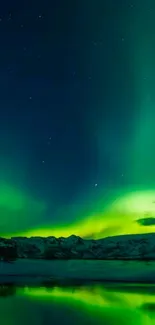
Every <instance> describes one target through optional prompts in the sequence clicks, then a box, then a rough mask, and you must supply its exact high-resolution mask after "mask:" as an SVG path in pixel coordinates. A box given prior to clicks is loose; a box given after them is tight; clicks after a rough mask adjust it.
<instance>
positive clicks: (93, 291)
mask: <svg viewBox="0 0 155 325" xmlns="http://www.w3.org/2000/svg"><path fill="white" fill-rule="evenodd" d="M0 321H1V324H2V325H21V324H22V325H27V324H28V325H48V324H49V325H51V324H57V325H61V324H63V325H64V324H67V325H68V324H75V325H87V324H88V325H94V324H95V325H100V324H102V325H103V324H104V325H117V324H119V325H132V324H133V325H152V324H155V285H150V284H149V285H145V284H143V285H140V284H139V285H138V284H137V285H135V284H134V285H132V284H121V285H120V284H112V283H108V284H101V283H94V284H93V283H92V284H87V285H84V284H82V285H76V286H74V285H72V286H53V287H17V286H14V285H8V286H7V285H1V287H0Z"/></svg>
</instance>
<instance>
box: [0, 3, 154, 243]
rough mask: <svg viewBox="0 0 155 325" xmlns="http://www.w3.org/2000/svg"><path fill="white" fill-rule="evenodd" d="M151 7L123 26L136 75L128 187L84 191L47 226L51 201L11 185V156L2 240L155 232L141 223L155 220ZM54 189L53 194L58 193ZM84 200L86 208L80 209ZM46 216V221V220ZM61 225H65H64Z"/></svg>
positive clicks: (0, 212)
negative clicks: (22, 236) (3, 238)
mask: <svg viewBox="0 0 155 325" xmlns="http://www.w3.org/2000/svg"><path fill="white" fill-rule="evenodd" d="M151 7H152V10H148V2H144V1H143V3H141V2H140V0H139V1H137V2H136V5H135V10H134V11H133V12H132V13H129V15H128V16H127V17H126V19H125V22H124V24H125V27H124V28H125V29H126V38H125V40H124V41H125V46H126V48H127V49H128V60H129V65H130V69H131V74H132V76H133V81H132V85H133V88H134V106H135V108H136V109H135V114H134V116H133V120H132V121H131V130H130V134H129V136H128V141H127V142H125V143H124V150H123V152H124V156H123V161H125V172H124V171H123V173H124V175H123V177H124V178H125V179H126V182H125V185H122V187H121V186H120V185H119V186H118V188H117V187H115V188H114V189H112V190H109V189H107V192H106V190H105V188H104V189H102V188H100V182H99V181H98V188H99V190H98V188H96V191H98V192H97V193H98V195H95V196H94V194H93V191H92V193H91V192H88V191H86V190H83V192H82V190H81V194H80V198H79V197H77V199H74V201H73V206H65V205H64V204H62V207H60V212H59V213H60V218H57V221H54V223H53V222H52V221H51V222H50V221H49V220H53V219H52V217H53V216H51V218H50V215H49V214H50V213H51V212H49V207H48V201H47V202H46V200H45V199H43V201H41V200H40V197H38V198H37V195H36V197H34V195H33V194H32V193H31V191H30V190H27V189H26V187H25V188H24V184H23V187H22V186H19V185H18V182H17V183H16V177H15V176H16V175H14V177H13V181H12V178H11V177H10V180H9V172H10V170H11V174H15V173H14V168H15V165H14V164H13V165H11V160H9V156H8V155H7V158H6V161H5V157H4V159H2V158H3V157H1V159H2V160H3V166H4V165H6V166H8V161H10V166H9V168H8V170H6V175H7V178H6V180H5V175H4V174H3V173H2V174H3V177H2V179H3V180H2V181H1V183H0V235H1V236H5V237H10V236H17V235H24V236H25V235H26V236H52V235H53V236H56V237H59V236H69V235H71V234H75V235H79V236H81V237H85V238H101V237H106V236H109V235H110V236H113V235H117V234H118V235H119V234H132V233H134V234H135V233H146V232H147V233H148V232H154V231H155V226H153V225H152V226H151V225H150V226H143V225H140V224H139V223H138V222H137V220H138V219H140V218H150V217H151V218H154V217H155V152H154V151H155V44H154V42H155V37H154V30H155V22H154V16H155V15H154V14H155V4H154V2H153V0H150V1H149V8H151ZM101 129H102V128H101ZM109 132H110V131H109ZM90 133H91V132H90ZM101 133H102V135H103V132H101V130H100V128H99V129H98V131H97V142H98V153H97V154H98V157H97V159H98V160H99V164H100V165H102V159H103V151H104V148H103V144H102V136H101ZM12 151H13V149H12ZM121 158H122V157H120V160H121ZM23 160H24V158H23ZM0 168H1V166H0ZM6 169H7V168H6ZM21 169H22V168H19V170H20V174H22V171H21ZM16 173H17V168H16ZM23 174H24V171H23ZM38 177H39V175H38ZM18 180H19V175H18ZM23 182H24V180H23ZM52 186H53V185H52V184H51V187H52ZM52 190H53V192H54V188H53V189H52ZM105 193H106V195H105ZM81 198H82V202H83V203H82V204H80V205H78V201H80V200H81ZM85 200H87V202H90V205H89V207H88V206H87V207H85ZM51 202H52V197H51ZM78 206H79V207H78ZM47 214H48V218H46V217H45V216H47ZM68 216H70V218H68ZM47 219H48V221H47ZM45 220H46V221H45ZM62 220H66V221H63V222H62ZM68 220H69V221H68ZM71 220H73V221H71Z"/></svg>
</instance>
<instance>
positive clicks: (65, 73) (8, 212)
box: [0, 0, 155, 238]
mask: <svg viewBox="0 0 155 325" xmlns="http://www.w3.org/2000/svg"><path fill="white" fill-rule="evenodd" d="M0 46H1V50H0V107H1V109H0V234H1V235H8V236H9V235H10V234H11V235H12V234H13V235H14V234H23V233H24V234H25V233H26V234H27V235H29V234H30V235H31V234H33V235H56V236H61V235H67V236H68V235H71V234H72V233H75V234H78V235H81V236H83V237H94V238H95V237H99V236H101V237H103V236H106V235H109V234H110V235H111V234H112V235H114V234H120V233H136V232H148V231H153V229H154V228H155V226H153V225H154V222H153V225H150V226H148V225H147V226H145V225H143V224H141V223H139V222H137V221H136V220H137V219H138V220H139V219H140V218H144V217H146V218H148V217H149V220H151V219H150V218H154V217H155V207H154V202H155V194H154V187H155V186H154V184H155V168H154V165H155V105H154V104H155V3H154V1H153V0H148V1H144V0H141V1H140V0H134V1H132V0H130V1H129V0H124V1H122V0H117V1H116V0H96V1H93V0H92V1H88V0H85V1H83V0H78V1H75V0H66V1H64V0H51V1H47V0H44V1H40V0H38V1H36V0H34V1H26V2H25V3H24V2H23V1H19V0H14V1H11V0H9V1H6V2H3V4H1V8H0ZM150 229H151V230H150Z"/></svg>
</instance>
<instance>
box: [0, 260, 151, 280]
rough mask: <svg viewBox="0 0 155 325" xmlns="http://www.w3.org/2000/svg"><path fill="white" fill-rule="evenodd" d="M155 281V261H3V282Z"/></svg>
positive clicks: (0, 264)
mask: <svg viewBox="0 0 155 325" xmlns="http://www.w3.org/2000/svg"><path fill="white" fill-rule="evenodd" d="M86 282H113V283H114V282H118V283H125V282H126V283H155V262H151V261H150V262H144V261H108V260H107V261H105V260H99V261H95V260H67V261H66V260H50V261H49V260H29V259H19V260H16V261H14V262H12V263H6V262H2V261H1V262H0V284H5V283H8V284H9V283H10V284H17V285H18V284H23V285H27V284H34V285H35V284H36V285H41V284H43V283H47V284H51V285H52V284H54V285H56V284H63V283H64V284H65V283H66V284H67V283H73V284H74V283H75V284H76V283H86Z"/></svg>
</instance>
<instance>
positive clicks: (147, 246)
mask: <svg viewBox="0 0 155 325" xmlns="http://www.w3.org/2000/svg"><path fill="white" fill-rule="evenodd" d="M0 257H1V259H6V260H9V259H16V258H25V259H96V260H97V259H114V260H115V259H117V260H119V259H120V260H122V259H125V260H155V233H151V234H142V235H141V234H140V235H139V234H138V235H123V236H115V237H108V238H103V239H99V240H86V239H82V238H80V237H77V236H74V235H72V236H70V237H68V238H63V237H60V238H55V237H52V236H51V237H47V238H43V237H31V238H26V237H14V238H11V239H5V238H0Z"/></svg>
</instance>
